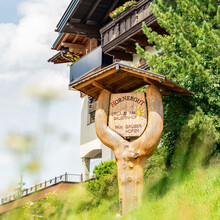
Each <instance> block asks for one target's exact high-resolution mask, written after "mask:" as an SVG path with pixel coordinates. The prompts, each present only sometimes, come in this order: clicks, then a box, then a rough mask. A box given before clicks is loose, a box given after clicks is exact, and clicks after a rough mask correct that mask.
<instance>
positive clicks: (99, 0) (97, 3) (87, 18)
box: [83, 0, 101, 23]
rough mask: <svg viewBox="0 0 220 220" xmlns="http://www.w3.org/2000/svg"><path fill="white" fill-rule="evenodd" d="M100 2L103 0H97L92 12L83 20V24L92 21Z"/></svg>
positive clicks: (91, 9)
mask: <svg viewBox="0 0 220 220" xmlns="http://www.w3.org/2000/svg"><path fill="white" fill-rule="evenodd" d="M100 2H101V0H96V2H95V3H94V5H93V6H92V8H90V12H89V13H88V15H87V16H86V17H85V18H84V19H83V23H86V22H87V21H88V20H89V19H90V17H91V16H92V15H93V13H94V11H95V10H96V8H97V6H98V5H99V3H100Z"/></svg>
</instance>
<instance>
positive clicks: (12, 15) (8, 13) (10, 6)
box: [0, 0, 21, 24]
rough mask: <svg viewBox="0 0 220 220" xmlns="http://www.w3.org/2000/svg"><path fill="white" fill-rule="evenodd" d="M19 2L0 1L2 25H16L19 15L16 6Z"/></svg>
mask: <svg viewBox="0 0 220 220" xmlns="http://www.w3.org/2000/svg"><path fill="white" fill-rule="evenodd" d="M20 1H21V0H7V1H4V0H1V1H0V21H1V22H2V23H6V22H7V23H9V22H12V23H15V24H17V23H18V20H19V15H18V13H17V5H18V3H19V2H20Z"/></svg>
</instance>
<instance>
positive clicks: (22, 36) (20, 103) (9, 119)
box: [0, 0, 80, 187]
mask: <svg viewBox="0 0 220 220" xmlns="http://www.w3.org/2000/svg"><path fill="white" fill-rule="evenodd" d="M21 1H22V2H21V3H20V4H19V6H18V13H19V15H20V20H19V22H18V23H17V24H12V23H0V51H1V55H0V66H1V68H0V85H1V86H0V122H1V123H0V138H1V137H3V136H4V135H7V134H8V133H9V132H11V131H12V132H18V133H25V132H31V131H33V130H34V129H35V125H34V124H33V123H34V122H36V118H37V116H38V115H37V113H38V110H39V109H36V106H37V105H36V103H35V102H34V101H33V100H32V99H30V98H28V97H27V96H25V95H24V93H23V92H22V91H24V89H25V88H27V87H34V86H40V88H51V87H52V88H56V89H59V90H60V91H62V92H64V93H65V94H66V97H67V98H66V99H65V100H63V101H62V103H60V102H58V103H57V104H55V106H53V108H52V109H58V110H59V111H60V114H59V115H58V116H57V115H56V114H55V113H53V114H54V116H53V115H52V116H53V117H52V119H53V122H55V123H58V125H56V126H59V123H60V126H59V127H62V128H63V127H65V129H67V131H68V132H71V133H73V134H74V136H77V138H78V139H77V142H76V143H74V146H75V145H77V143H78V142H79V130H80V129H79V127H76V125H78V126H79V122H80V117H79V116H78V115H80V98H79V95H78V94H77V93H75V92H70V91H68V83H69V82H68V81H69V79H68V77H69V76H68V75H69V69H68V68H67V65H66V64H63V65H54V64H51V63H48V62H47V60H48V59H49V58H50V57H52V56H53V55H54V54H55V51H52V50H51V49H50V48H51V46H52V44H53V42H54V41H55V39H56V38H57V36H58V34H57V33H55V32H54V29H55V27H56V25H57V23H58V21H59V19H60V18H61V16H62V14H63V13H64V11H65V10H66V8H67V6H68V4H69V3H70V0H21ZM61 108H63V109H61ZM67 110H68V111H67ZM74 117H75V118H74ZM73 124H74V126H73ZM16 129H17V130H16ZM74 146H70V147H71V149H69V150H68V146H66V148H65V150H64V152H63V154H64V156H63V157H65V153H66V154H71V152H72V154H74V152H75V149H76V148H77V149H76V150H78V146H75V147H74ZM72 148H74V149H72ZM0 155H1V150H0ZM72 157H73V158H74V155H72ZM77 157H78V155H77ZM68 158H69V159H71V158H70V156H69V155H68ZM0 159H1V158H0ZM47 159H48V160H49V159H50V158H47ZM53 161H56V160H53ZM64 162H66V163H69V162H68V161H65V158H63V163H64ZM1 163H4V164H8V166H7V169H5V170H0V176H2V177H4V176H7V173H12V174H13V173H15V172H16V169H15V167H12V166H10V164H11V163H10V158H5V159H4V160H2V161H1ZM72 163H73V164H72V166H74V167H77V166H78V165H79V167H80V159H79V158H74V161H73V162H72ZM54 167H56V166H54ZM63 167H64V168H65V165H64V164H63ZM46 169H47V170H49V169H53V167H51V168H48V167H47V168H46ZM79 169H80V168H79ZM5 172H7V173H5ZM54 172H55V171H54ZM45 175H46V174H45ZM43 178H45V179H47V177H43ZM4 181H6V179H4ZM5 184H6V185H7V184H9V183H7V181H6V182H5ZM3 185H4V184H3V183H1V187H3Z"/></svg>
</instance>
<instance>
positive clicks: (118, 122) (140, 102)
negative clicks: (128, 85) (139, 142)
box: [109, 92, 147, 137]
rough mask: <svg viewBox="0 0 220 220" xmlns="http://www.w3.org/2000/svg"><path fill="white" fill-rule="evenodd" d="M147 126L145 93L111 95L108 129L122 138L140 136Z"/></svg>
mask: <svg viewBox="0 0 220 220" xmlns="http://www.w3.org/2000/svg"><path fill="white" fill-rule="evenodd" d="M146 125H147V108H146V99H145V93H143V92H138V93H118V94H112V95H111V99H110V112H109V127H110V128H111V129H112V130H114V131H116V132H118V133H119V134H121V135H122V136H124V137H138V136H140V135H141V134H142V133H143V132H144V130H145V127H146Z"/></svg>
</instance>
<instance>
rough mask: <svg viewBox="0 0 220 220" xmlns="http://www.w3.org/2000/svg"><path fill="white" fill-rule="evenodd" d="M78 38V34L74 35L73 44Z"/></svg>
mask: <svg viewBox="0 0 220 220" xmlns="http://www.w3.org/2000/svg"><path fill="white" fill-rule="evenodd" d="M78 38H79V35H75V37H74V39H73V41H72V43H73V44H75V43H76V41H77V39H78Z"/></svg>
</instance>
